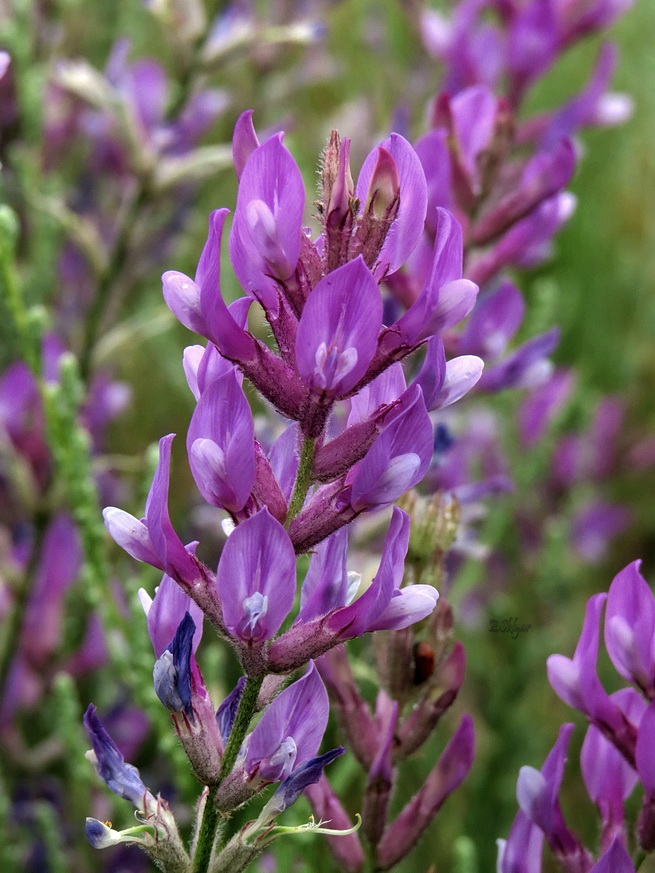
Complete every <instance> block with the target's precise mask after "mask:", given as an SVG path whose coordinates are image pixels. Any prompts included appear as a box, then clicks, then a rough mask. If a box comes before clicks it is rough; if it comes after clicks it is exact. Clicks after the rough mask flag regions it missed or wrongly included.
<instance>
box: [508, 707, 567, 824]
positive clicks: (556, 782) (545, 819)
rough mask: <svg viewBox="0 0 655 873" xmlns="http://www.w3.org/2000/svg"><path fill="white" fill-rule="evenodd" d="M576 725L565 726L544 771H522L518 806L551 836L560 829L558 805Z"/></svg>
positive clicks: (524, 768) (517, 789) (517, 792)
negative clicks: (558, 827)
mask: <svg viewBox="0 0 655 873" xmlns="http://www.w3.org/2000/svg"><path fill="white" fill-rule="evenodd" d="M574 727H575V725H573V724H565V725H562V727H561V728H560V731H559V735H558V737H557V742H556V743H555V745H554V746H553V748H552V749H551V751H550V753H549V754H548V757H547V758H546V760H545V761H544V765H543V767H542V768H541V771H539V770H535V769H534V767H521V770H520V773H519V779H518V782H517V785H516V797H517V800H518V802H519V806H520V807H521V809H522V810H523V812H524V813H525V814H526V815H527V816H528V818H529V819H530V820H531V821H533V822H535V824H537V825H539V827H540V828H541V829H542V830H543V831H544V833H545V834H546V835H547V836H548V835H549V834H551V833H552V831H553V828H554V827H556V826H557V825H558V821H557V813H556V805H557V796H558V794H559V789H560V785H561V784H562V778H563V776H564V767H565V765H566V760H567V757H566V756H567V750H568V746H569V742H570V741H571V734H572V733H573V729H574Z"/></svg>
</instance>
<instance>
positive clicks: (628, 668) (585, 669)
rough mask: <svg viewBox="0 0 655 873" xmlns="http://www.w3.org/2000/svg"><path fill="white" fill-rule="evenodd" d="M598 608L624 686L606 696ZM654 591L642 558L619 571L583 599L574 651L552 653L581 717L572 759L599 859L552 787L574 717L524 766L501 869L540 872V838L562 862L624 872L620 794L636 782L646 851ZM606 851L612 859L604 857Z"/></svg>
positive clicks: (562, 692) (649, 842)
mask: <svg viewBox="0 0 655 873" xmlns="http://www.w3.org/2000/svg"><path fill="white" fill-rule="evenodd" d="M603 606H604V607H605V621H604V630H605V647H606V649H607V653H608V655H609V657H610V660H611V662H612V664H613V666H614V668H615V669H616V671H617V672H618V673H619V675H620V676H621V677H622V679H624V680H625V681H627V682H629V683H631V684H630V685H629V686H627V687H624V688H621V689H619V690H618V691H616V692H614V693H613V694H607V692H606V691H605V689H604V688H603V685H602V684H601V682H600V679H599V677H598V673H597V667H596V661H597V658H598V645H599V621H600V618H601V613H602V609H603ZM654 617H655V597H654V596H653V592H652V591H651V589H650V587H649V586H648V584H647V582H646V580H645V579H644V578H643V576H642V575H641V572H640V562H639V561H635V562H633V563H632V564H629V565H628V566H627V567H625V568H624V569H623V570H621V572H620V573H618V574H617V575H616V576H615V578H614V580H613V582H612V584H611V585H610V589H609V592H608V593H607V594H604V593H602V594H596V595H594V596H593V597H591V598H590V599H589V602H588V603H587V611H586V615H585V620H584V625H583V628H582V633H581V635H580V640H579V642H578V645H577V647H576V650H575V653H574V655H573V658H567V657H565V656H564V655H551V656H550V657H549V658H548V662H547V663H548V678H549V680H550V684H551V685H552V687H553V688H554V690H555V692H556V693H557V694H558V695H559V697H560V698H561V699H562V700H563V701H564V702H565V703H567V704H569V706H572V707H574V708H575V709H578V710H579V711H581V712H582V713H584V715H585V716H586V717H587V719H588V721H589V728H588V730H587V735H586V737H585V740H584V743H583V745H582V751H581V755H580V763H581V768H582V776H583V779H584V783H585V787H586V789H587V793H588V794H589V796H590V797H591V799H592V800H593V802H594V803H595V805H596V808H597V809H598V812H599V814H600V818H601V831H600V851H601V857H600V858H599V860H598V862H597V864H596V865H594V864H593V857H592V855H591V853H590V852H589V851H588V850H587V849H585V848H584V846H583V845H582V843H581V842H580V840H579V839H578V837H577V836H576V835H575V834H574V833H573V832H572V831H571V830H570V829H569V828H568V826H567V825H566V823H565V821H564V817H563V815H562V811H561V809H560V805H559V801H558V793H559V790H560V784H561V781H562V777H563V773H564V764H565V762H566V750H567V747H568V744H569V741H570V738H571V734H572V731H573V728H574V725H572V724H568V725H564V726H563V727H562V728H561V730H560V736H559V739H558V741H557V743H556V744H555V747H554V748H553V750H552V751H551V753H550V755H549V756H548V758H547V760H546V762H545V764H544V766H543V768H542V770H541V771H537V770H534V769H533V768H532V767H523V768H522V769H521V773H520V775H519V780H518V784H517V798H518V801H519V805H520V807H521V809H520V811H519V812H518V814H517V817H516V819H515V820H514V824H513V826H512V829H511V831H510V834H509V837H508V839H507V841H502V840H501V841H499V844H500V852H499V862H498V869H499V871H500V873H540V871H541V855H542V844H543V842H544V839H545V840H546V842H547V843H548V845H549V846H550V848H551V850H552V852H553V855H554V856H555V857H556V859H557V860H558V862H559V864H560V865H561V867H562V869H563V870H566V871H568V870H571V871H582V873H587V871H600V870H608V871H609V870H617V871H618V870H621V871H623V870H625V871H626V873H633V871H634V869H635V867H634V866H633V864H632V861H631V860H630V858H629V856H628V854H627V852H626V848H627V846H628V829H627V822H626V810H625V802H626V800H627V799H628V797H629V796H630V795H631V794H632V792H633V791H634V789H635V786H636V785H637V784H638V783H641V786H642V787H643V790H644V796H643V800H642V806H641V811H640V813H639V817H638V820H637V823H636V835H637V842H638V845H639V848H640V850H642V851H643V852H644V853H646V852H652V851H653V850H654V849H655V776H654V774H655V756H654V755H653V748H654V743H653V738H654V736H655V734H654V732H655V708H654V707H655V704H653V697H654V696H655V688H654V685H653V676H654V675H655V659H654V657H653V640H654V638H655V618H654ZM610 858H612V862H611V863H610V860H609V859H610Z"/></svg>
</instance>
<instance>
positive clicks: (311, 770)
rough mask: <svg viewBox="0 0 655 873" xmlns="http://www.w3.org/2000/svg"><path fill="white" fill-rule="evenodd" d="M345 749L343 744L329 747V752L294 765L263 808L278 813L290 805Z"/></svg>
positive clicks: (274, 814) (269, 812)
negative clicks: (294, 767)
mask: <svg viewBox="0 0 655 873" xmlns="http://www.w3.org/2000/svg"><path fill="white" fill-rule="evenodd" d="M345 751H346V750H345V749H344V747H343V746H338V747H337V748H336V749H331V750H330V751H329V752H325V753H324V754H323V755H319V757H318V758H311V759H310V760H309V761H306V762H305V763H304V764H301V765H300V766H299V767H296V769H295V770H294V771H293V773H292V774H291V775H290V776H287V778H286V779H285V780H284V782H282V783H281V784H280V786H279V787H278V788H277V790H276V791H275V794H274V795H273V797H272V798H271V799H270V800H269V802H268V803H267V804H266V807H265V809H266V811H267V813H268V814H269V816H271V817H273V816H277V815H280V814H281V813H283V812H284V810H285V809H288V808H289V807H290V806H292V805H293V804H294V803H295V802H296V800H298V798H299V797H300V795H301V794H302V793H303V791H304V790H305V788H307V786H308V785H314V784H315V783H316V782H318V780H319V779H320V778H321V774H322V773H323V768H324V767H326V766H327V765H328V764H331V763H332V761H334V760H335V759H336V758H338V757H339V756H340V755H343V753H344V752H345Z"/></svg>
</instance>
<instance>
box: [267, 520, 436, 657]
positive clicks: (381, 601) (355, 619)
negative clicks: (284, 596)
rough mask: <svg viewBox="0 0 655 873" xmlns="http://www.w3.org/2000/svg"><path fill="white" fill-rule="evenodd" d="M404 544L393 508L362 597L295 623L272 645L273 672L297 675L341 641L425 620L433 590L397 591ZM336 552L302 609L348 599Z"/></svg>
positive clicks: (404, 528) (403, 523) (405, 529)
mask: <svg viewBox="0 0 655 873" xmlns="http://www.w3.org/2000/svg"><path fill="white" fill-rule="evenodd" d="M408 543H409V517H408V516H407V514H406V513H404V512H403V511H402V510H400V509H398V508H397V507H394V510H393V514H392V517H391V523H390V525H389V530H388V531H387V536H386V538H385V541H384V547H383V552H382V558H381V560H380V567H379V569H378V572H377V573H376V575H375V577H374V579H373V581H372V582H371V584H370V585H369V587H368V588H367V589H366V591H365V592H364V593H363V594H362V595H361V596H360V597H359V598H357V599H356V600H354V601H353V602H351V603H349V604H348V603H344V604H342V605H340V606H337V607H336V608H333V609H331V611H330V612H328V613H327V614H326V615H323V616H317V617H316V618H312V619H310V620H308V621H302V620H300V621H296V623H295V624H294V625H293V627H291V628H290V629H289V630H288V631H287V632H286V633H285V634H283V635H282V636H281V637H280V638H279V639H277V640H275V641H274V642H273V644H272V645H271V649H270V653H269V666H270V668H271V670H273V671H274V672H288V671H290V670H294V669H297V668H298V667H299V666H301V665H302V664H304V663H306V662H307V660H308V659H309V658H316V657H318V656H319V655H322V654H324V653H325V652H327V651H329V650H330V649H331V648H333V647H334V646H336V645H337V644H338V643H340V642H343V641H344V640H349V639H353V638H354V637H356V636H360V635H361V634H364V633H368V632H371V631H374V630H382V629H396V630H398V629H401V628H404V627H408V626H409V625H411V624H413V623H414V622H417V621H420V620H421V619H422V618H425V616H427V615H429V614H430V613H431V612H432V610H433V609H434V606H435V603H436V601H437V597H438V593H437V591H436V589H434V588H432V586H430V585H410V586H407V587H405V588H400V587H399V586H400V584H401V582H402V578H403V569H404V559H405V555H406V553H407V547H408ZM326 548H327V547H326ZM334 548H335V551H334V552H333V553H332V554H331V556H330V565H329V566H327V567H326V566H325V565H324V567H323V568H321V570H320V571H319V573H318V576H319V578H318V579H316V577H315V576H314V575H313V574H312V576H311V577H310V585H311V589H310V592H309V596H308V597H307V598H306V600H305V602H306V603H313V604H315V605H316V606H318V604H321V603H323V604H326V603H327V602H332V603H334V601H335V599H336V598H335V595H338V596H339V597H340V598H341V597H344V596H346V597H349V596H350V595H351V590H350V586H349V584H348V582H347V580H345V579H344V578H343V576H341V577H340V576H339V563H338V554H339V552H338V549H339V545H338V543H335V546H334ZM326 557H327V554H326V553H323V555H320V556H319V558H318V560H319V561H325V559H326ZM333 561H334V563H332V562H333ZM319 566H320V565H319ZM335 571H336V572H335ZM335 578H336V585H335V584H334V583H335ZM309 608H310V607H308V610H309Z"/></svg>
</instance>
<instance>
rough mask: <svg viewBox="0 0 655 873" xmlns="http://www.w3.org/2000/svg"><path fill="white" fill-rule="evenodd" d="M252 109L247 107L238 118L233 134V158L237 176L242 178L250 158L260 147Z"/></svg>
mask: <svg viewBox="0 0 655 873" xmlns="http://www.w3.org/2000/svg"><path fill="white" fill-rule="evenodd" d="M252 114H253V111H252V109H246V111H245V112H242V113H241V115H240V116H239V117H238V118H237V121H236V124H235V125H234V134H233V136H232V158H233V160H234V171H235V173H236V174H237V178H238V179H240V178H241V176H242V175H243V171H244V169H245V167H246V164H247V163H248V158H249V157H250V155H251V154H252V153H253V152H254V151H255V149H258V148H259V145H260V143H259V139H258V138H257V133H256V132H255V127H254V125H253V123H252Z"/></svg>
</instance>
